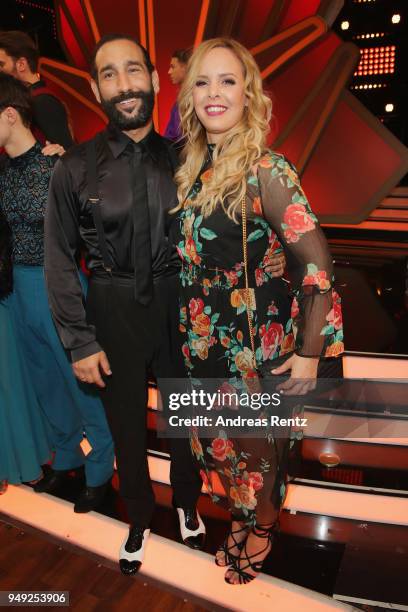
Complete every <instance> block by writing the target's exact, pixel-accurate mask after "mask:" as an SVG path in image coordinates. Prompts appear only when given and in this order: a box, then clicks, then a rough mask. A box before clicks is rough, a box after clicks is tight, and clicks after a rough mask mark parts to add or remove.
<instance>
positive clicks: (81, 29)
mask: <svg viewBox="0 0 408 612" xmlns="http://www.w3.org/2000/svg"><path fill="white" fill-rule="evenodd" d="M65 6H66V7H67V9H68V10H69V12H70V14H71V15H72V18H73V20H74V21H75V25H76V27H77V29H78V33H79V34H80V36H81V39H82V42H83V43H84V44H85V45H86V47H87V49H88V50H89V51H92V49H93V47H94V45H95V39H94V37H93V34H92V31H91V29H90V27H89V24H88V21H87V19H86V16H85V14H84V11H83V8H82V3H81V0H65ZM78 68H80V66H78Z"/></svg>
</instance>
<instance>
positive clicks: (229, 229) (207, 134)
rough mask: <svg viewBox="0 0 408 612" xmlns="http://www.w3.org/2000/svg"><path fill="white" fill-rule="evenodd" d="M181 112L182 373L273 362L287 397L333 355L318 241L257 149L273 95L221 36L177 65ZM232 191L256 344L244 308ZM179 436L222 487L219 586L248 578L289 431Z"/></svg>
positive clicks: (238, 372)
mask: <svg viewBox="0 0 408 612" xmlns="http://www.w3.org/2000/svg"><path fill="white" fill-rule="evenodd" d="M179 109H180V117H181V126H182V130H183V133H184V136H185V138H186V146H185V148H184V151H183V156H182V164H181V166H180V168H179V170H178V172H177V174H176V181H177V184H178V198H179V205H178V208H177V210H176V211H175V212H176V215H177V217H176V219H175V222H174V223H173V227H174V232H175V235H174V241H175V244H176V246H177V249H178V253H179V255H180V257H181V260H182V268H181V272H180V285H181V286H180V295H181V310H180V329H181V331H182V332H183V333H184V338H185V342H184V344H183V347H182V351H183V355H184V358H185V365H186V368H187V370H188V373H189V375H190V376H191V377H193V378H195V379H196V378H198V379H199V378H211V377H212V378H220V377H224V378H226V379H227V380H229V381H231V382H232V384H235V383H236V381H237V380H239V379H241V380H249V379H251V378H252V377H253V376H256V371H257V369H258V368H262V366H263V365H265V364H266V363H271V364H272V366H271V368H273V365H274V364H276V365H277V366H278V367H275V368H273V369H272V372H273V373H274V374H281V375H282V374H283V373H285V372H289V371H290V374H291V376H290V379H289V380H288V381H287V382H286V383H285V386H286V391H288V392H289V393H294V392H296V393H303V392H304V391H305V390H307V388H308V383H307V382H302V381H303V379H309V380H310V379H312V380H313V379H314V378H315V377H316V374H317V366H318V359H319V357H320V356H322V355H323V356H336V355H338V354H340V353H341V352H342V350H343V343H342V326H341V311H340V300H339V297H338V295H337V294H336V293H335V291H334V290H333V289H332V281H333V278H332V276H333V271H332V259H331V256H330V253H329V250H328V247H327V243H326V240H325V238H324V235H323V233H322V231H321V229H320V227H319V224H318V222H317V219H316V217H315V215H314V214H313V213H312V211H311V209H310V206H309V204H308V201H307V199H306V196H305V194H304V192H303V190H302V188H301V185H300V182H299V177H298V175H297V172H296V170H295V168H294V167H293V165H292V164H291V163H290V162H289V161H288V160H287V159H286V158H285V157H284V156H283V155H281V154H279V153H277V152H274V151H271V150H269V149H268V148H267V146H266V136H267V133H268V127H269V121H270V117H271V101H270V99H269V98H268V97H267V96H266V95H265V94H264V92H263V89H262V81H261V76H260V72H259V69H258V66H257V64H256V62H255V61H254V59H253V57H252V56H251V54H250V53H249V52H248V51H247V50H246V49H245V48H244V47H243V46H242V45H241V44H239V43H238V42H236V41H234V40H231V39H222V38H217V39H213V40H208V41H206V42H204V43H202V44H201V45H200V46H199V47H198V48H197V49H196V50H195V52H194V54H193V56H192V58H191V60H190V62H189V65H188V71H187V75H186V78H185V80H184V82H183V85H182V88H181V91H180V95H179ZM243 197H244V198H245V209H246V214H247V251H248V265H247V268H248V273H249V279H248V280H249V283H248V284H249V287H253V288H254V289H251V290H250V291H251V295H250V299H249V300H248V301H249V303H250V308H251V309H252V327H253V339H254V344H255V346H254V351H252V347H251V337H250V331H249V325H248V320H247V311H246V306H245V305H246V300H245V296H246V292H245V279H244V276H245V275H244V265H243V242H242V215H241V210H242V208H241V206H242V198H243ZM282 249H283V250H284V252H285V256H286V259H287V262H288V267H289V269H290V273H291V280H292V291H293V292H294V295H295V298H292V299H290V296H289V290H288V285H287V283H286V282H285V281H284V280H283V279H282V278H273V277H272V275H271V274H270V273H269V272H268V266H269V263H270V260H271V257H272V256H273V255H274V254H276V253H277V252H279V251H281V250H282ZM295 326H296V328H297V333H296V334H294V327H295ZM295 335H296V338H295ZM253 353H254V354H253ZM253 357H254V358H255V361H256V364H254V358H253ZM255 365H256V368H255V367H254V366H255ZM191 442H192V450H193V453H194V455H195V456H196V458H197V459H198V460H199V461H200V463H201V467H202V476H203V479H204V481H205V482H206V483H207V485H208V488H209V490H210V493H211V492H213V490H212V476H213V474H214V473H215V472H216V473H218V475H219V477H220V479H221V482H222V484H223V486H224V489H225V497H224V498H219V497H218V496H216V495H215V494H214V493H213V499H214V500H215V501H222V500H223V499H226V500H227V502H228V505H229V508H230V510H231V513H232V525H231V530H230V533H229V535H228V536H227V539H226V540H225V542H224V544H223V545H222V546H221V547H220V548H219V550H218V551H217V555H216V563H217V564H218V565H223V566H226V565H231V567H230V569H228V571H227V572H226V574H225V579H226V581H227V582H229V583H230V584H239V583H246V582H249V581H250V580H252V579H253V578H255V576H256V575H257V573H258V572H259V571H260V570H261V567H262V563H263V561H264V559H265V557H266V556H267V554H268V553H269V551H270V550H271V546H272V535H273V532H274V530H276V528H277V526H278V517H279V510H280V507H281V505H282V502H283V498H284V494H285V484H286V483H287V480H288V476H287V457H288V451H289V445H290V440H289V437H286V438H280V439H279V440H276V439H271V436H269V437H268V436H264V438H260V439H256V440H254V439H252V440H248V438H241V439H237V438H234V439H231V438H228V436H227V435H226V433H225V432H224V431H220V432H218V433H217V437H215V438H214V439H213V440H210V443H209V444H208V441H207V442H206V445H204V444H203V445H202V444H201V442H200V440H199V439H198V438H197V437H196V436H195V435H194V434H193V435H192V440H191ZM204 446H205V448H204Z"/></svg>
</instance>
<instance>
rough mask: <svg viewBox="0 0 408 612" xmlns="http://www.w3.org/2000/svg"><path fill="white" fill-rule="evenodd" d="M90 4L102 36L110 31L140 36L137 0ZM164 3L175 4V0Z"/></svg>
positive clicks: (104, 0) (106, 1) (105, 1)
mask: <svg viewBox="0 0 408 612" xmlns="http://www.w3.org/2000/svg"><path fill="white" fill-rule="evenodd" d="M90 4H91V5H92V10H93V14H94V16H95V21H96V23H97V25H98V29H99V33H100V35H101V36H103V35H104V34H108V33H109V32H119V33H124V34H129V35H131V36H135V37H136V38H139V32H140V30H139V7H138V1H137V0H120V1H119V2H115V1H112V0H96V1H95V0H94V1H93V2H91V3H90ZM162 4H163V5H166V4H170V5H173V2H163V3H162ZM173 6H174V5H173Z"/></svg>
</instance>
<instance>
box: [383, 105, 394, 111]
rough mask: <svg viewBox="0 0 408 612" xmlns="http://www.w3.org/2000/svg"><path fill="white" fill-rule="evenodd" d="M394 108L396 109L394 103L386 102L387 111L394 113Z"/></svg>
mask: <svg viewBox="0 0 408 612" xmlns="http://www.w3.org/2000/svg"><path fill="white" fill-rule="evenodd" d="M393 110H394V105H393V104H386V105H385V112H386V113H392V111H393Z"/></svg>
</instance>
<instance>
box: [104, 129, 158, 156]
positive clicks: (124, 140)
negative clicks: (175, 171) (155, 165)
mask: <svg viewBox="0 0 408 612" xmlns="http://www.w3.org/2000/svg"><path fill="white" fill-rule="evenodd" d="M106 139H107V142H108V145H109V148H110V150H111V151H112V154H113V157H114V158H115V159H116V158H117V157H119V155H121V154H122V153H123V152H124V150H125V149H126V147H127V146H128V145H129V144H133V140H132V139H131V138H129V136H127V135H126V134H125V133H124V132H122V131H121V130H119V129H118V128H117V127H116V126H114V125H113V124H112V123H109V125H108V127H107V128H106ZM137 144H140V145H142V146H143V147H144V149H145V150H146V151H147V153H148V154H149V155H150V156H151V157H152V158H153V160H154V161H156V162H157V161H158V156H159V153H160V145H161V136H160V135H159V134H158V133H157V132H156V131H155V129H154V128H153V127H152V129H151V130H150V132H149V133H148V134H146V136H145V137H144V138H143V139H142V140H139V142H138V143H137Z"/></svg>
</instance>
